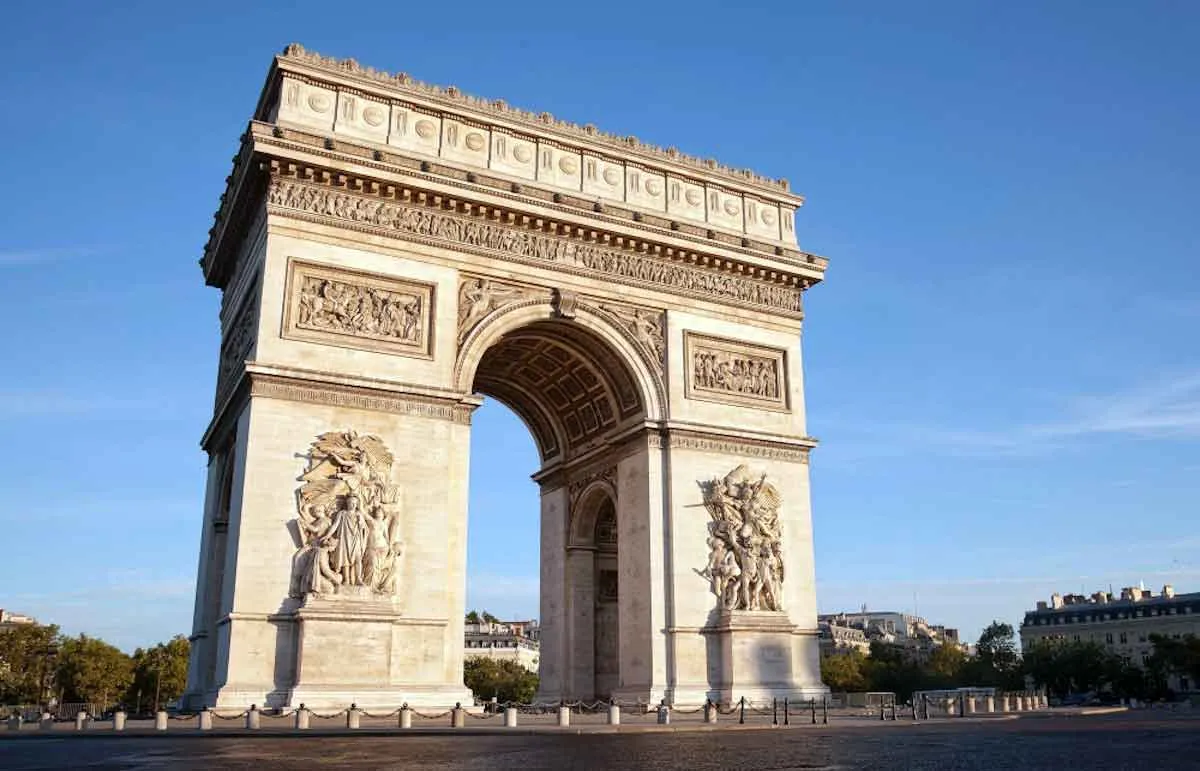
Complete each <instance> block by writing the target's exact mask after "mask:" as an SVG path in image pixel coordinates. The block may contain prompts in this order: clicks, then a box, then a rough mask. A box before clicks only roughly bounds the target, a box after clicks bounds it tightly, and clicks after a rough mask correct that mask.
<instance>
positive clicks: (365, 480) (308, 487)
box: [292, 431, 404, 598]
mask: <svg viewBox="0 0 1200 771" xmlns="http://www.w3.org/2000/svg"><path fill="white" fill-rule="evenodd" d="M392 460H393V459H392V453H391V452H389V451H388V449H387V447H386V446H384V443H383V441H382V440H381V439H380V438H379V437H377V436H368V435H360V434H358V433H356V432H354V431H344V432H334V431H330V432H328V433H324V434H321V435H320V436H319V437H317V440H316V441H315V442H313V443H312V447H311V448H310V449H309V453H308V467H307V468H306V469H305V470H304V473H303V474H302V475H301V476H300V479H301V481H302V482H303V483H304V484H303V485H302V486H301V487H300V489H299V490H298V491H297V494H296V505H297V514H298V516H297V518H296V530H297V532H298V534H299V536H300V549H299V550H298V551H297V552H296V556H295V559H294V560H293V570H292V596H293V597H299V598H303V597H307V596H308V595H310V594H315V595H348V596H356V597H363V598H370V597H372V596H374V595H392V594H395V593H396V575H397V573H398V572H399V565H398V562H399V559H400V555H401V554H402V553H403V551H404V543H403V542H402V541H401V540H400V488H399V486H397V485H394V484H392V482H391V474H392Z"/></svg>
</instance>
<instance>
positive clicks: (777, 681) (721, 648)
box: [698, 610, 829, 706]
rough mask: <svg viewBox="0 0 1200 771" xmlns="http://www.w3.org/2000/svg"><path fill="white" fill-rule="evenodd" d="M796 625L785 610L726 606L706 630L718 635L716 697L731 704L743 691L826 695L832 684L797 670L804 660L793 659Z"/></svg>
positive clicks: (756, 696)
mask: <svg viewBox="0 0 1200 771" xmlns="http://www.w3.org/2000/svg"><path fill="white" fill-rule="evenodd" d="M795 629H796V627H795V625H794V624H792V622H791V621H790V620H788V617H787V615H786V614H784V613H777V612H772V611H751V610H733V611H722V612H721V614H720V615H719V616H718V618H717V622H716V624H715V625H713V626H712V627H710V628H709V629H708V630H706V632H707V633H708V634H711V635H714V636H715V638H716V651H717V655H718V661H719V664H720V669H719V671H720V674H721V677H720V680H719V681H718V682H717V683H714V684H713V685H714V688H713V691H715V694H714V695H713V696H712V698H713V701H716V702H717V703H719V704H722V705H725V706H729V705H731V704H733V703H735V702H737V701H738V700H739V699H741V698H742V697H745V699H746V700H747V701H748V702H752V703H755V704H764V703H767V702H770V701H771V700H772V699H780V700H782V699H789V700H791V701H795V702H802V701H805V702H806V701H808V700H809V699H817V700H821V699H824V698H827V697H828V696H829V689H828V688H826V687H825V686H824V685H822V684H821V683H820V681H819V680H817V681H816V682H804V678H805V675H806V673H805V672H803V671H797V670H798V669H801V668H802V664H801V663H800V662H797V661H796V660H795V659H796V655H795V651H796V638H795V635H794V632H795ZM813 644H814V645H815V644H816V641H815V639H813ZM710 671H711V669H710ZM818 677H819V675H818ZM698 703H700V704H703V703H704V700H703V699H700V700H699V702H698Z"/></svg>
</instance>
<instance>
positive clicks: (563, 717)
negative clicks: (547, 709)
mask: <svg viewBox="0 0 1200 771" xmlns="http://www.w3.org/2000/svg"><path fill="white" fill-rule="evenodd" d="M569 725H571V708H570V707H568V706H566V705H565V704H564V705H563V706H561V707H559V708H558V726H559V728H565V727H567V726H569Z"/></svg>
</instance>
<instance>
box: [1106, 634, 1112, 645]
mask: <svg viewBox="0 0 1200 771" xmlns="http://www.w3.org/2000/svg"><path fill="white" fill-rule="evenodd" d="M1104 642H1106V643H1108V644H1109V645H1112V632H1109V633H1108V634H1106V635H1104Z"/></svg>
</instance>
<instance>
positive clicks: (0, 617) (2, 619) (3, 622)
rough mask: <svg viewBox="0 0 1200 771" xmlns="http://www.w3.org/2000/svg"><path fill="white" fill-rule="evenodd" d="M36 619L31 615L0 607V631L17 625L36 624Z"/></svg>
mask: <svg viewBox="0 0 1200 771" xmlns="http://www.w3.org/2000/svg"><path fill="white" fill-rule="evenodd" d="M36 623H37V620H36V619H35V618H33V616H26V615H24V614H21V613H13V612H11V611H7V610H5V609H3V608H0V632H3V631H6V630H9V629H13V628H15V627H18V626H29V625H30V624H36Z"/></svg>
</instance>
